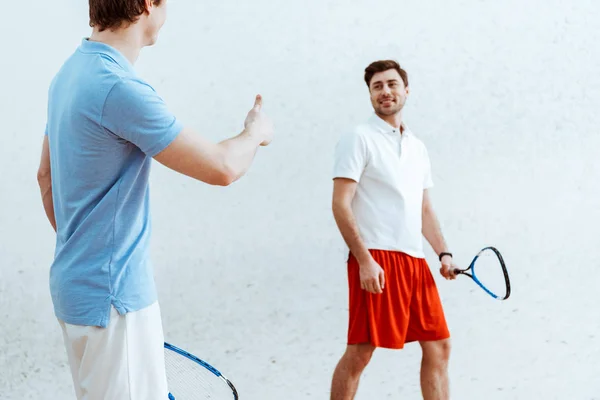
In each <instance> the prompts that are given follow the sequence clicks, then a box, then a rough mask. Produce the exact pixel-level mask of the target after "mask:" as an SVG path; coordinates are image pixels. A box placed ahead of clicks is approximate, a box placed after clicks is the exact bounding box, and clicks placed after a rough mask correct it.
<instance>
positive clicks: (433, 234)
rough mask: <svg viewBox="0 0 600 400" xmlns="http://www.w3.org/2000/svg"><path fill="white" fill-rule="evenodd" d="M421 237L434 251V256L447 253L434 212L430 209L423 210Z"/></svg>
mask: <svg viewBox="0 0 600 400" xmlns="http://www.w3.org/2000/svg"><path fill="white" fill-rule="evenodd" d="M422 231H423V236H425V239H427V242H429V244H430V245H431V247H432V248H433V251H435V254H440V253H442V252H447V251H448V246H447V244H446V241H445V240H444V236H443V234H442V230H441V228H440V224H439V221H438V219H437V216H436V215H435V212H434V211H433V209H431V208H427V209H425V210H423V229H422Z"/></svg>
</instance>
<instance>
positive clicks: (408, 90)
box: [405, 86, 410, 96]
mask: <svg viewBox="0 0 600 400" xmlns="http://www.w3.org/2000/svg"><path fill="white" fill-rule="evenodd" d="M405 90H406V95H407V96H408V95H409V94H410V88H409V87H408V86H407V87H406V88H405Z"/></svg>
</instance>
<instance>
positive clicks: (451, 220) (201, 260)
mask: <svg viewBox="0 0 600 400" xmlns="http://www.w3.org/2000/svg"><path fill="white" fill-rule="evenodd" d="M169 1H170V10H169V20H168V22H167V24H166V25H165V28H164V30H163V32H162V35H161V37H160V39H159V42H158V44H157V45H156V46H154V47H152V48H148V49H145V50H144V51H143V53H142V56H141V58H140V59H139V62H138V64H137V69H138V70H139V72H140V74H141V75H142V76H143V77H144V78H146V79H147V80H148V81H149V82H151V83H152V84H153V85H154V86H155V87H156V89H157V90H158V91H159V93H160V94H161V95H162V96H163V97H164V98H165V100H166V101H167V103H168V104H169V106H170V108H171V109H172V111H173V112H175V113H176V115H177V116H178V117H179V118H180V119H181V120H183V121H184V122H185V124H187V125H188V126H191V127H193V128H195V129H196V130H197V131H198V132H199V133H201V134H203V135H205V136H207V137H209V138H210V139H212V140H215V141H217V140H221V139H224V138H226V137H229V136H232V135H234V134H237V133H238V132H239V131H240V129H241V127H242V124H243V120H244V117H245V115H246V113H247V111H248V110H249V108H250V107H251V105H252V102H253V98H254V95H255V94H256V93H261V94H262V95H263V96H264V101H265V106H264V109H265V111H266V112H267V113H268V114H269V115H271V116H272V117H273V119H274V120H275V123H276V127H277V137H276V140H275V141H274V142H273V144H272V145H271V146H270V147H268V148H264V149H261V150H260V152H259V154H258V155H257V158H256V162H255V164H254V165H253V167H252V169H251V171H250V172H249V174H248V175H247V176H246V177H244V178H243V179H242V180H241V181H239V182H237V183H236V184H234V185H233V186H231V187H228V188H215V187H210V186H208V185H205V184H202V183H199V182H194V181H192V180H190V179H188V178H186V177H183V176H180V175H177V174H176V173H174V172H172V171H169V170H167V169H166V168H164V167H162V166H160V165H159V164H157V163H155V165H154V167H153V168H154V170H153V176H152V189H151V190H152V201H153V203H152V210H153V223H154V236H153V256H154V264H155V271H156V280H157V283H158V287H159V290H160V301H161V306H162V312H163V321H164V327H165V334H166V338H167V340H168V341H170V342H172V343H174V344H177V345H179V346H181V347H184V348H186V349H188V350H190V351H191V352H194V353H196V354H198V355H199V356H201V357H202V358H204V359H206V360H208V361H209V362H211V363H213V364H214V365H215V366H217V367H218V368H220V369H221V370H222V371H223V372H224V373H225V374H226V375H228V376H229V377H230V378H231V379H232V380H233V381H234V382H235V384H236V385H237V386H238V389H239V391H240V393H241V395H242V399H266V400H271V399H273V400H275V399H277V400H279V399H286V400H300V399H325V398H328V390H329V384H330V378H331V373H332V371H333V368H334V367H335V364H336V363H337V361H338V358H339V357H340V355H341V354H342V352H343V349H344V340H345V335H346V324H347V314H346V312H347V288H346V275H345V266H344V257H345V252H346V249H345V245H344V243H343V241H342V240H341V237H340V235H339V233H338V231H337V229H336V227H335V223H334V221H333V218H332V216H331V212H330V197H331V188H332V183H331V177H330V173H331V167H332V155H333V148H334V145H335V142H336V141H337V139H338V137H339V135H340V134H342V132H344V131H345V130H347V129H350V128H351V127H352V126H353V125H355V124H356V123H359V122H361V121H363V120H364V119H365V118H367V117H368V115H369V114H370V113H371V108H370V103H369V101H368V94H367V90H366V87H365V85H364V82H363V81H362V73H363V69H364V67H365V66H366V65H367V64H368V63H369V62H371V61H373V60H375V59H380V58H396V59H397V60H399V61H400V62H401V64H402V65H403V66H404V67H405V68H406V69H407V70H408V72H409V77H410V82H411V85H410V86H411V90H412V93H411V96H410V98H409V101H408V103H407V107H406V112H405V120H406V122H407V124H408V125H409V126H410V127H411V128H412V129H413V131H414V132H415V133H416V134H417V135H418V136H419V137H420V138H421V139H422V140H423V141H424V142H425V144H426V145H427V147H428V149H429V154H430V157H431V161H432V166H433V173H434V181H435V184H436V186H435V187H434V189H433V191H432V196H433V201H434V205H435V207H436V209H437V211H438V214H439V218H440V221H441V224H442V227H443V230H444V233H445V236H446V238H447V240H448V242H449V244H450V247H451V249H452V251H453V252H454V253H455V254H456V257H457V261H458V262H459V263H461V264H465V263H468V262H469V261H470V259H471V257H472V256H473V255H474V254H475V253H476V252H477V251H478V250H479V249H480V248H481V247H482V246H485V245H488V244H493V245H495V246H497V247H498V248H499V249H500V250H501V251H502V252H503V254H504V256H505V259H506V261H507V263H508V268H509V269H510V273H511V277H512V283H513V295H512V297H511V298H510V299H509V300H508V301H507V302H503V303H501V302H497V301H494V300H492V299H491V298H489V297H487V295H485V294H484V293H483V292H481V291H479V290H478V289H476V287H475V286H474V285H473V283H472V282H470V281H469V280H468V279H458V280H456V281H454V282H446V281H443V280H442V279H441V277H440V276H439V274H438V273H437V270H438V264H437V263H436V259H435V256H434V255H433V253H432V252H431V250H430V249H429V247H427V259H428V261H429V263H430V265H431V267H432V269H433V271H434V272H435V277H436V280H437V282H438V285H439V286H438V287H439V290H440V293H441V296H442V299H443V302H444V306H445V309H446V313H447V318H448V321H449V324H450V327H451V331H452V335H453V354H452V358H451V367H450V379H451V385H452V389H451V390H452V396H451V397H452V398H453V399H461V400H481V399H486V400H507V399H544V400H550V399H560V400H591V399H600V380H599V379H598V376H599V374H598V372H599V371H600V307H598V304H597V298H598V297H597V293H598V283H599V282H600V262H599V261H598V260H599V257H600V256H599V253H598V244H599V242H600V235H599V233H600V232H599V231H600V229H599V222H600V205H599V202H600V189H599V182H600V162H599V161H598V152H599V149H600V133H599V132H598V126H599V122H600V114H599V113H598V108H599V106H600V77H599V75H598V73H597V68H598V65H600V54H599V50H598V41H599V40H600V25H599V24H598V23H597V21H598V19H599V17H600V4H599V3H597V2H593V1H591V0H589V1H585V0H576V1H572V2H566V1H558V0H543V1H542V0H528V1H516V0H506V1H491V0H485V1H475V0H461V1H452V2H448V1H441V0H440V1H423V2H415V1H411V2H405V1H387V0H378V1H371V2H366V1H358V0H349V1H332V0H318V1H317V0H307V1H302V2H273V1H268V0H255V1H251V2H245V1H244V2H242V1H228V0H223V1H210V2H209V1H198V0H169ZM38 3H39V4H37V5H35V6H33V5H32V4H31V2H25V1H23V2H9V3H8V4H6V5H5V6H4V7H3V11H4V13H3V16H4V18H3V23H2V27H1V28H0V29H2V35H1V36H0V48H1V51H2V56H1V61H0V72H1V73H0V88H1V92H0V93H1V95H0V114H1V119H0V120H1V121H2V145H1V146H0V171H1V173H0V193H1V196H0V239H1V240H0V267H1V269H0V398H2V399H11V400H13V399H14V400H17V399H19V400H22V399H67V398H73V397H72V393H73V392H72V388H71V378H70V374H69V370H68V366H67V364H66V362H67V359H66V355H65V352H64V349H63V345H62V337H61V334H60V330H59V327H58V324H57V323H56V320H55V318H54V316H53V312H52V307H51V302H50V296H49V291H48V269H49V265H50V262H51V257H52V252H53V243H54V237H53V232H52V230H51V228H50V225H49V224H48V222H47V221H46V219H45V215H44V213H43V208H42V205H41V201H40V196H39V193H38V188H37V184H36V180H35V173H36V169H37V165H38V162H39V154H40V149H41V143H42V137H43V129H44V123H45V107H46V92H47V87H48V84H49V82H50V80H51V79H52V76H53V75H54V73H55V72H56V71H57V70H58V68H59V67H60V65H61V63H62V62H63V61H64V59H65V58H66V57H67V56H68V55H70V54H71V52H72V51H73V50H74V49H75V47H76V46H77V45H78V44H79V41H80V40H81V38H82V37H84V36H85V35H88V34H89V28H88V26H87V2H84V1H79V2H75V1H74V0H55V1H52V2H38ZM419 362H420V349H419V346H418V345H416V344H412V345H408V346H407V347H406V348H405V350H403V351H401V352H393V351H385V350H384V351H378V352H376V354H375V356H374V359H373V362H372V363H371V365H369V367H368V368H367V370H366V372H365V374H364V377H363V379H362V383H361V387H360V390H359V395H358V398H359V399H400V398H401V399H418V398H420V391H419V383H418V382H419V377H418V368H419Z"/></svg>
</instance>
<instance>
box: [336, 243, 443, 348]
mask: <svg viewBox="0 0 600 400" xmlns="http://www.w3.org/2000/svg"><path fill="white" fill-rule="evenodd" d="M369 251H370V253H371V255H372V256H373V258H374V259H375V261H376V262H377V263H378V264H379V265H380V266H381V268H383V270H384V272H385V288H384V289H383V293H381V294H373V293H369V292H367V291H365V290H363V289H361V287H360V271H359V265H358V262H357V261H356V258H354V256H353V255H352V254H350V256H349V258H348V284H349V297H350V299H349V300H350V318H349V326H348V344H360V343H370V344H372V345H373V346H375V347H385V348H390V349H402V348H403V347H404V344H405V343H409V342H414V341H433V340H442V339H447V338H449V337H450V332H449V331H448V326H447V324H446V318H445V316H444V310H443V308H442V302H441V300H440V296H439V294H438V291H437V286H436V284H435V281H434V279H433V275H432V274H431V271H430V270H429V266H428V265H427V262H426V261H425V259H422V258H414V257H411V256H409V255H407V254H405V253H401V252H397V251H384V250H369Z"/></svg>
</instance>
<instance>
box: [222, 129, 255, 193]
mask: <svg viewBox="0 0 600 400" xmlns="http://www.w3.org/2000/svg"><path fill="white" fill-rule="evenodd" d="M218 146H219V147H220V148H221V151H222V152H223V155H224V160H225V165H226V167H227V169H228V170H229V171H230V174H231V177H232V181H236V180H238V179H239V178H241V177H242V176H243V175H244V174H246V172H248V170H249V169H250V166H251V165H252V162H253V161H254V157H255V156H256V152H257V151H258V148H259V147H260V140H259V139H258V138H257V136H256V135H252V134H251V133H250V132H247V131H244V132H242V133H240V134H239V135H237V136H235V137H233V138H230V139H227V140H224V141H222V142H220V143H219V144H218Z"/></svg>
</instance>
